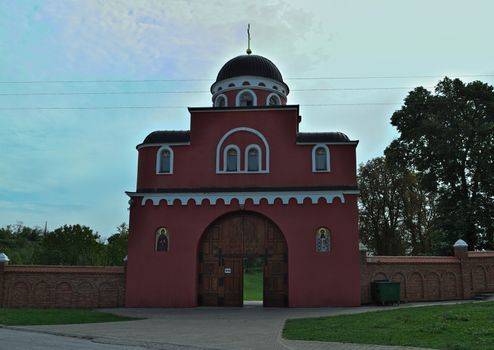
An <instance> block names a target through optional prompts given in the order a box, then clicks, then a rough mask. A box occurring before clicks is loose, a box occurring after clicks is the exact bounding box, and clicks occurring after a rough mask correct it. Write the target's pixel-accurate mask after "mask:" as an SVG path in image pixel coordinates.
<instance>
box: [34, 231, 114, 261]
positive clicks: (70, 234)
mask: <svg viewBox="0 0 494 350" xmlns="http://www.w3.org/2000/svg"><path fill="white" fill-rule="evenodd" d="M103 255H104V245H103V244H102V242H101V240H100V236H99V235H98V234H97V233H94V232H93V230H91V229H90V228H89V227H87V226H81V225H64V226H63V227H60V228H57V229H56V230H54V231H53V232H49V233H47V234H46V235H45V236H44V237H43V239H42V241H41V245H40V251H39V252H38V254H37V256H36V259H35V263H36V264H41V265H102V264H103V263H104V257H103Z"/></svg>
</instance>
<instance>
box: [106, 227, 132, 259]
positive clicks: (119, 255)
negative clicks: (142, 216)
mask: <svg viewBox="0 0 494 350" xmlns="http://www.w3.org/2000/svg"><path fill="white" fill-rule="evenodd" d="M128 241H129V227H128V226H127V224H126V223H122V224H120V225H119V226H118V227H117V233H115V234H113V235H111V236H110V237H108V244H107V245H106V264H107V265H113V266H117V265H123V259H124V258H125V256H127V245H128Z"/></svg>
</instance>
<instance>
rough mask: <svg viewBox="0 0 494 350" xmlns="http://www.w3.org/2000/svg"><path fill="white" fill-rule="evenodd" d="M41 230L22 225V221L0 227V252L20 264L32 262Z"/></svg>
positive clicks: (38, 243) (40, 236) (37, 247)
mask: <svg viewBox="0 0 494 350" xmlns="http://www.w3.org/2000/svg"><path fill="white" fill-rule="evenodd" d="M42 234H43V231H42V230H41V229H40V228H38V227H35V228H31V227H27V226H24V225H23V224H22V222H18V223H17V224H15V225H7V226H5V227H1V228H0V252H2V253H5V254H7V256H8V257H9V258H10V260H11V261H12V262H14V263H15V264H20V265H28V264H32V263H33V259H34V255H35V254H36V252H37V251H38V250H39V245H40V241H41V238H42Z"/></svg>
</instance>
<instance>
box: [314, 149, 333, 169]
mask: <svg viewBox="0 0 494 350" xmlns="http://www.w3.org/2000/svg"><path fill="white" fill-rule="evenodd" d="M318 148H323V149H324V151H325V152H326V165H327V169H325V170H317V169H316V151H317V149H318ZM329 160H330V158H329V148H328V146H327V145H325V144H323V143H318V144H316V145H314V147H312V172H313V173H329V172H330V171H331V164H330V163H329Z"/></svg>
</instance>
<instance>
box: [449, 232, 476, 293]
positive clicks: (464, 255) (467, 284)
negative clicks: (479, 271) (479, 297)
mask: <svg viewBox="0 0 494 350" xmlns="http://www.w3.org/2000/svg"><path fill="white" fill-rule="evenodd" d="M453 250H454V253H455V257H456V258H458V259H459V260H460V273H461V296H462V297H463V299H470V298H471V297H472V276H471V271H470V264H469V261H468V244H467V242H465V241H464V240H462V239H459V240H457V241H456V242H455V244H454V245H453Z"/></svg>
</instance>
